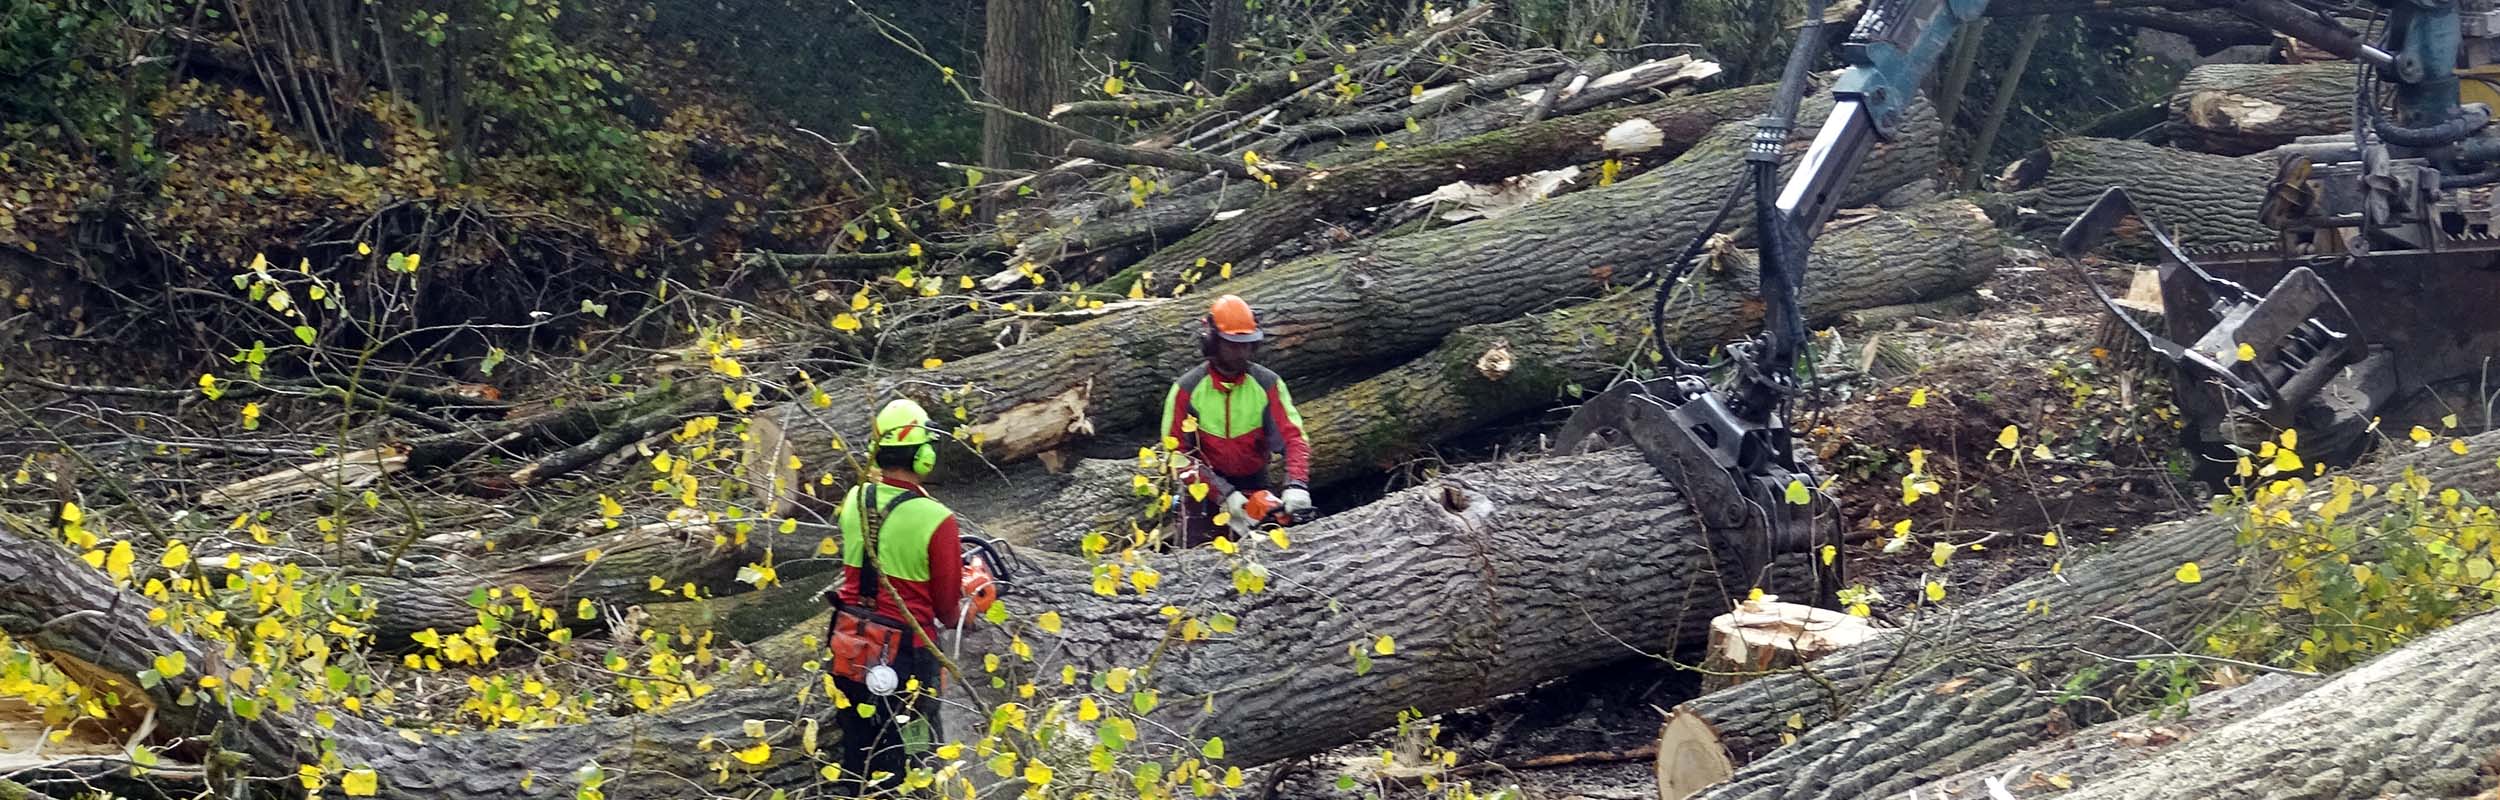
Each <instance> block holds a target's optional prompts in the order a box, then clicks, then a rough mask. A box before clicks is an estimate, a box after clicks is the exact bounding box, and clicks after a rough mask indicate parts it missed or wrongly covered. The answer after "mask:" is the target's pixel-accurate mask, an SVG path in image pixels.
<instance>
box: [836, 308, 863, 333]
mask: <svg viewBox="0 0 2500 800" xmlns="http://www.w3.org/2000/svg"><path fill="white" fill-rule="evenodd" d="M833 329H834V330H837V331H841V332H843V333H849V332H851V331H856V330H859V318H858V317H854V316H851V315H850V313H849V312H843V313H840V314H835V315H833Z"/></svg>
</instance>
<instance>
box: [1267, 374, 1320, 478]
mask: <svg viewBox="0 0 2500 800" xmlns="http://www.w3.org/2000/svg"><path fill="white" fill-rule="evenodd" d="M1267 418H1268V419H1269V420H1272V421H1274V422H1275V424H1276V426H1277V427H1278V428H1279V429H1280V432H1281V433H1283V434H1284V439H1285V482H1286V483H1287V484H1288V485H1292V486H1303V487H1308V486H1310V485H1311V440H1310V439H1309V437H1307V436H1305V435H1304V434H1303V432H1302V410H1301V409H1299V408H1295V407H1294V405H1293V395H1292V394H1291V393H1289V392H1287V391H1286V390H1285V382H1284V381H1282V380H1279V381H1277V382H1276V391H1272V392H1268V393H1267Z"/></svg>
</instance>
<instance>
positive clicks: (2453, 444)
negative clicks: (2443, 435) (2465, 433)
mask: <svg viewBox="0 0 2500 800" xmlns="http://www.w3.org/2000/svg"><path fill="white" fill-rule="evenodd" d="M2448 450H2449V452H2453V453H2456V454H2457V455H2465V451H2466V447H2465V440H2464V439H2450V440H2448Z"/></svg>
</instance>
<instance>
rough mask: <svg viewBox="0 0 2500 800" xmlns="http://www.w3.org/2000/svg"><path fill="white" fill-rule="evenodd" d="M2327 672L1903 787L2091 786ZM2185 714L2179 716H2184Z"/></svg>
mask: <svg viewBox="0 0 2500 800" xmlns="http://www.w3.org/2000/svg"><path fill="white" fill-rule="evenodd" d="M2325 682H2326V679H2325V678H2321V677H2317V676H2314V675H2290V674H2271V675H2267V676H2265V677H2262V678H2258V679H2257V680H2254V681H2250V682H2248V683H2244V684H2241V685H2238V686H2233V687H2231V688H2228V689H2220V690H2216V691H2211V692H2206V693H2204V694H2199V695H2197V696H2196V697H2195V699H2194V700H2192V701H2190V707H2189V708H2188V709H2186V710H2184V711H2182V710H2179V709H2172V710H2171V713H2168V714H2164V715H2162V716H2160V717H2158V718H2157V717H2154V716H2152V715H2151V714H2150V713H2146V714H2137V715H2135V716H2131V717H2128V718H2126V719H2122V720H2118V721H2116V722H2105V723H2102V724H2099V725H2094V726H2092V727H2090V728H2086V729H2084V730H2080V731H2076V732H2075V733H2074V735H2072V736H2068V737H2065V738H2063V739H2058V740H2055V741H2051V742H2048V743H2046V744H2042V745H2039V746H2036V747H2031V748H2027V749H2025V750H2023V751H2022V752H2019V753H2015V754H2013V755H2010V756H2006V757H2005V758H2003V759H1999V760H1997V761H1995V762H1992V763H1989V764H1987V765H1985V766H1981V767H1977V768H1974V769H1971V770H1969V771H1966V772H1963V773H1961V774H1959V775H1952V776H1948V777H1945V778H1942V779H1939V780H1936V781H1933V782H1930V783H1928V784H1927V785H1925V786H1921V787H1918V788H1916V789H1912V790H1910V791H1909V792H1905V793H1903V796H1907V795H1909V794H1916V795H1917V796H1919V797H1930V798H1939V799H1940V800H1962V799H1963V798H1970V799H1971V800H1980V799H1981V798H1987V797H1988V796H1989V795H1988V791H1989V790H1988V785H1987V781H1988V779H1989V778H1996V779H1999V780H2001V781H2003V782H2004V788H2005V793H2006V794H2009V795H2012V796H2014V797H2015V798H2017V800H2020V799H2021V798H2031V797H2052V796H2056V795H2059V794H2062V793H2064V792H2065V790H2063V789H2059V788H2057V785H2056V784H2054V783H2051V782H2049V780H2048V779H2049V778H2051V777H2063V778H2065V779H2067V780H2069V781H2072V782H2073V783H2074V784H2075V785H2091V784H2093V783H2095V777H2096V776H2101V775H2106V774H2109V773H2112V772H2117V771H2120V770H2124V769H2126V768H2127V767H2128V765H2131V764H2135V763H2137V762H2141V761H2146V760H2149V759H2153V758H2158V757H2160V756H2161V755H2163V754H2165V753H2168V752H2169V751H2170V750H2171V749H2172V748H2175V747H2176V746H2177V745H2178V744H2179V742H2181V741H2182V740H2187V739H2191V738H2193V737H2199V736H2203V735H2205V734H2207V733H2210V732H2212V731H2213V730H2214V729H2216V728H2220V727H2222V726H2224V725H2229V724H2232V723H2234V722H2238V721H2240V720H2243V719H2247V718H2249V717H2251V716H2255V715H2257V714H2258V713H2261V712H2264V711H2266V710H2267V709H2271V708H2273V707H2275V706H2278V705H2281V704H2283V703H2284V702H2286V701H2289V700H2291V699H2292V698H2295V697H2299V696H2300V695H2301V693H2303V692H2307V691H2309V690H2311V689H2315V688H2318V685H2319V684H2322V683H2325ZM2181 714H2184V716H2181Z"/></svg>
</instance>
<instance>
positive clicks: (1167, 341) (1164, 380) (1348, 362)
mask: <svg viewBox="0 0 2500 800" xmlns="http://www.w3.org/2000/svg"><path fill="white" fill-rule="evenodd" d="M1919 108H1920V109H1925V106H1924V105H1921V106H1919ZM1830 109H1831V104H1830V102H1829V101H1828V100H1824V101H1822V102H1818V103H1814V104H1810V105H1808V106H1806V107H1805V108H1804V109H1802V112H1803V113H1801V114H1800V123H1801V124H1800V126H1799V127H1800V128H1801V129H1809V130H1803V131H1801V132H1800V133H1799V134H1798V140H1797V142H1798V144H1799V145H1800V146H1802V145H1803V143H1804V141H1805V140H1806V137H1807V136H1810V135H1811V132H1810V129H1812V128H1814V127H1818V126H1819V125H1820V123H1821V121H1822V118H1823V117H1824V116H1825V115H1827V114H1828V113H1829V111H1830ZM1913 119H1914V124H1913V125H1912V126H1911V127H1909V128H1908V129H1907V130H1906V131H1905V132H1904V133H1903V134H1902V136H1901V137H1900V138H1899V140H1898V141H1897V142H1896V143H1894V144H1890V145H1887V146H1885V147H1884V148H1882V149H1880V150H1878V151H1877V152H1876V153H1875V154H1874V155H1873V156H1872V158H1871V159H1870V160H1869V162H1868V164H1867V167H1866V168H1865V169H1863V170H1862V171H1860V172H1859V174H1858V175H1857V178H1856V180H1855V181H1854V182H1853V183H1852V184H1851V187H1852V188H1851V190H1850V192H1849V194H1850V196H1851V197H1850V199H1849V202H1851V203H1856V202H1865V201H1867V200H1871V199H1872V198H1874V197H1878V196H1881V195H1882V193H1884V192H1885V191H1888V190H1890V189H1892V188H1894V187H1897V186H1899V185H1901V184H1903V183H1907V182H1909V181H1911V180H1913V179H1916V178H1919V177H1924V176H1926V175H1927V174H1929V173H1930V172H1931V171H1932V170H1933V169H1934V166H1935V151H1934V148H1933V147H1932V142H1933V131H1934V130H1935V127H1934V126H1935V122H1934V117H1933V115H1932V114H1930V113H1920V114H1919V115H1918V116H1916V117H1914V118H1913ZM1739 127H1741V126H1734V125H1731V126H1723V128H1722V132H1721V134H1718V135H1714V136H1712V137H1710V140H1709V141H1708V142H1706V143H1705V145H1704V146H1700V147H1696V148H1694V149H1693V150H1692V151H1690V152H1687V153H1685V154H1684V156H1683V157H1681V158H1679V159H1677V160H1676V161H1675V162H1674V163H1671V164H1668V165H1666V166H1664V167H1661V168H1659V169H1655V170H1652V171H1650V172H1647V173H1644V174H1642V175H1640V176H1639V177H1636V178H1633V179H1630V180H1627V181H1624V182H1622V183H1618V184H1616V185H1614V186H1612V187H1606V188H1601V189H1595V190H1591V191H1584V192H1577V193H1573V194H1569V195H1564V196H1562V197H1558V198H1554V199H1552V200H1549V201H1546V202H1542V203H1538V204H1535V205H1531V206H1529V207H1527V208H1525V209H1523V210H1521V211H1518V212H1516V213H1514V214H1511V215H1510V216H1507V217H1504V218H1502V219H1500V220H1497V221H1494V222H1490V223H1483V224H1467V225H1459V226H1455V227H1451V228H1445V229H1440V230H1436V231H1431V232H1427V233H1417V234H1410V235H1407V236H1400V237H1396V238H1392V239H1388V240H1384V241H1381V242H1379V243H1377V244H1375V245H1370V246H1366V247H1363V248H1360V249H1352V250H1341V251H1337V252H1332V253H1327V254H1323V255H1320V256H1316V257H1312V258H1308V259H1303V260H1299V261H1295V262H1292V263H1290V264H1286V265H1281V266H1279V267H1277V268H1274V269H1270V270H1265V271H1262V272H1260V273H1258V274H1255V275H1250V276H1248V277H1245V278H1239V279H1236V280H1234V281H1231V282H1228V283H1226V284H1223V285H1222V287H1221V288H1222V290H1223V291H1226V292H1230V293H1233V294H1238V295H1240V296H1242V297H1243V298H1244V299H1246V300H1248V301H1249V302H1250V304H1251V306H1252V307H1253V308H1256V309H1259V313H1260V323H1261V325H1262V327H1264V328H1265V329H1266V330H1267V333H1268V342H1269V343H1268V344H1267V345H1266V349H1265V350H1263V351H1262V353H1261V356H1260V361H1261V363H1263V364H1265V365H1266V366H1268V367H1269V368H1270V369H1273V370H1275V371H1277V372H1278V373H1280V374H1283V375H1286V376H1288V377H1291V376H1299V375H1311V374H1315V373H1319V372H1322V371H1325V370H1334V369H1341V368H1345V367H1351V366H1356V365H1361V364H1376V363H1381V362H1384V361H1387V360H1390V359H1396V358H1401V357H1403V356H1406V355H1409V354H1412V353H1415V352H1418V351H1421V350H1424V349H1427V348H1430V347H1432V346H1433V345H1434V344H1436V343H1438V342H1439V341H1440V340H1441V338H1442V337H1444V336H1446V335H1448V334H1449V333H1450V332H1451V331H1453V330H1456V329H1458V328H1459V327H1461V326H1464V325H1467V324H1471V323H1479V322H1490V321H1496V320H1503V319H1509V318H1512V317H1515V316H1518V315H1520V314H1523V313H1527V312H1530V311H1533V310H1537V309H1538V308H1540V307H1546V306H1551V305H1554V304H1556V303H1560V302H1563V301H1567V300H1570V299H1573V298H1578V297H1586V296H1589V295H1591V294H1594V293H1596V292H1597V291H1599V290H1601V289H1602V288H1603V287H1604V286H1606V285H1608V284H1609V283H1612V282H1614V281H1615V280H1616V276H1625V277H1629V276H1634V275H1640V274H1645V273H1647V272H1649V271H1651V270H1654V269H1657V268H1659V267H1661V266H1663V264H1662V259H1664V258H1666V257H1667V254H1668V253H1669V251H1670V250H1671V249H1672V248H1673V247H1675V246H1676V245H1680V244H1682V243H1683V241H1684V240H1685V238H1687V237H1689V236H1691V235H1692V234H1693V232H1694V231H1695V230H1698V229H1699V227H1700V226H1701V225H1703V224H1704V223H1706V222H1707V221H1708V219H1709V217H1710V215H1711V213H1712V212H1713V211H1715V210H1716V208H1717V206H1718V203H1719V200H1720V198H1721V197H1722V196H1723V195H1724V193H1725V192H1726V189H1727V187H1728V186H1729V184H1731V183H1732V182H1733V181H1734V180H1735V179H1736V178H1737V176H1738V172H1737V165H1738V162H1739V161H1740V159H1741V157H1742V156H1741V154H1742V150H1743V149H1744V142H1745V141H1746V140H1747V139H1748V138H1749V137H1750V133H1749V132H1747V131H1743V130H1738V129H1737V128H1739ZM1202 302H1203V301H1201V300H1199V299H1196V298H1191V299H1183V300H1178V301H1172V302H1162V303H1154V304H1149V305H1145V306H1143V307H1140V308H1137V309H1135V310H1131V311H1127V312H1124V313H1120V314H1117V315H1113V316H1109V317H1104V318H1100V319H1096V320H1093V321H1090V322H1086V323H1083V324H1077V325H1071V326H1069V327H1066V328H1061V329H1058V330H1055V331H1052V332H1050V333H1047V334H1044V335H1042V336H1040V337H1037V338H1035V339H1033V340H1032V341H1030V342H1027V343H1025V344H1023V345H1021V346H1018V347H1014V348H1009V349H1007V350H1003V351H999V352H995V353H987V354H983V355H980V356H975V357H972V358H966V359H963V360H961V361H957V362H954V363H952V364H947V365H944V366H942V367H940V368H938V369H935V370H908V371H904V372H902V373H900V374H898V375H894V376H889V377H887V378H885V379H882V380H870V379H864V378H860V377H845V378H839V379H835V380H832V381H829V382H828V383H827V385H826V389H827V391H828V393H829V394H830V395H831V396H832V398H833V406H832V407H830V408H817V407H815V406H813V405H811V404H807V403H791V404H783V405H781V406H778V407H775V408H773V409H770V410H767V411H765V412H763V413H762V414H759V415H758V418H759V419H762V420H766V424H769V425H773V426H776V427H777V428H778V429H780V430H782V431H785V432H786V433H787V435H788V436H789V437H790V438H789V441H790V442H791V446H792V447H791V450H790V452H791V454H794V455H796V456H798V457H799V458H800V460H801V463H802V465H803V466H802V469H803V470H805V472H806V474H807V475H815V474H816V473H817V472H818V471H821V469H822V468H821V467H806V466H804V465H817V464H827V463H832V460H833V455H834V454H833V450H832V448H831V445H830V439H831V437H830V435H829V434H831V433H833V432H835V431H841V432H845V435H848V436H857V435H858V432H859V431H862V430H864V429H865V421H866V419H867V416H868V413H869V410H870V409H872V408H874V407H875V405H877V404H878V403H879V402H881V399H882V398H884V397H888V396H891V395H893V394H895V393H897V392H901V393H905V394H909V395H912V396H915V397H917V398H919V399H920V400H921V401H922V402H923V403H926V404H932V405H931V407H933V408H946V407H950V406H951V405H952V404H951V403H948V402H945V401H944V399H943V398H942V393H944V392H948V391H950V390H952V391H958V392H959V391H960V387H965V386H970V387H971V391H970V392H969V393H968V394H965V395H962V396H964V397H967V398H968V402H967V403H966V405H968V406H969V408H968V409H967V417H968V418H969V422H970V424H968V425H964V426H961V427H960V429H959V430H958V431H957V433H958V436H959V438H961V439H965V440H969V439H972V438H974V437H975V436H977V437H978V438H979V439H980V440H981V441H982V442H983V444H982V445H981V448H982V450H981V452H982V454H983V455H984V456H986V457H988V458H990V459H995V460H1000V461H1013V460H1019V459H1024V458H1030V457H1032V456H1033V455H1035V454H1038V453H1040V452H1043V451H1045V450H1050V449H1053V448H1057V447H1060V446H1063V445H1065V444H1067V443H1069V442H1072V441H1075V440H1077V439H1079V438H1081V437H1084V436H1090V435H1092V434H1093V432H1094V431H1096V430H1114V429H1123V428H1128V427H1130V426H1135V425H1139V424H1141V423H1146V422H1147V421H1149V420H1152V419H1155V418H1157V416H1158V415H1159V414H1160V411H1161V409H1160V408H1159V407H1158V406H1157V403H1158V402H1159V401H1160V400H1161V399H1162V397H1163V396H1164V394H1165V390H1166V389H1167V388H1168V387H1169V386H1170V384H1171V381H1172V378H1173V376H1175V375H1178V374H1179V373H1180V372H1181V371H1182V370H1184V369H1187V368H1188V367H1189V366H1190V365H1191V364H1193V363H1196V362H1197V361H1199V360H1200V358H1201V356H1200V355H1199V352H1198V346H1197V330H1196V323H1197V320H1198V318H1199V317H1200V316H1201V315H1202V313H1203V311H1202V310H1203V308H1204V306H1203V304H1202ZM941 413H943V412H941ZM776 461H778V459H776ZM954 461H956V462H960V463H976V462H974V461H973V460H972V459H970V458H968V457H967V458H959V459H954ZM939 468H940V470H941V471H943V470H945V469H947V466H946V464H944V463H941V465H940V467H939ZM780 502H786V498H767V503H766V505H767V510H768V511H769V510H770V509H772V508H778V507H779V506H780Z"/></svg>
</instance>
